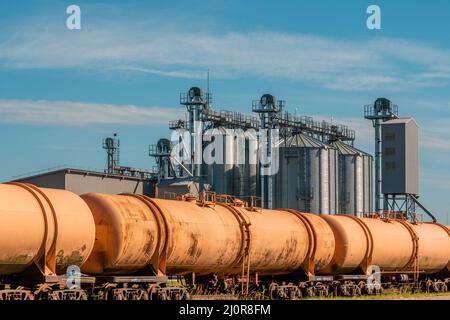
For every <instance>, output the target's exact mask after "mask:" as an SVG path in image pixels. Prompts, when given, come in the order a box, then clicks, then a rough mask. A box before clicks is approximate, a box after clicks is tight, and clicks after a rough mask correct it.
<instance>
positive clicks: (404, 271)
mask: <svg viewBox="0 0 450 320" xmlns="http://www.w3.org/2000/svg"><path fill="white" fill-rule="evenodd" d="M255 203H256V201H255V198H253V197H251V198H250V199H249V201H242V200H240V199H237V198H233V197H230V196H219V195H216V194H214V193H202V194H201V195H200V198H198V199H196V198H193V197H191V196H186V197H183V199H178V200H168V199H154V198H149V197H146V196H142V195H135V194H122V195H108V194H98V193H89V194H84V195H82V196H81V197H80V196H77V195H75V194H73V193H71V192H68V191H64V190H56V189H44V188H37V187H35V186H32V185H29V184H20V183H11V184H0V222H1V223H0V281H1V283H0V285H1V287H0V299H32V298H36V299H87V298H88V297H92V298H96V299H120V300H123V299H136V300H138V299H139V300H146V299H155V298H157V299H186V298H188V297H189V295H190V294H239V295H242V296H247V297H248V296H251V297H253V298H281V299H288V298H294V299H295V298H300V297H302V296H305V295H306V296H314V295H320V296H326V295H329V294H334V295H355V294H356V295H358V294H361V293H362V291H365V292H367V293H371V292H373V290H372V291H370V290H369V289H368V288H369V287H368V286H367V284H368V279H369V278H370V277H371V276H373V275H372V272H373V270H372V266H377V267H379V268H380V271H381V272H382V273H381V275H380V276H381V281H382V282H381V283H380V286H382V285H388V286H393V285H402V286H404V285H405V284H407V285H412V286H413V288H415V289H417V288H421V289H426V290H430V288H432V290H434V291H446V290H447V289H448V283H449V280H450V278H449V274H450V229H449V227H448V226H447V227H446V226H443V225H440V224H437V223H424V222H420V223H410V222H408V221H406V220H404V219H389V218H388V217H383V218H374V217H372V218H357V217H354V216H348V215H313V214H309V213H302V212H298V211H295V210H292V209H276V210H266V209H262V208H259V207H258V206H256V205H255ZM74 266H75V267H77V268H81V272H82V274H76V276H77V277H78V278H80V283H81V287H74V288H72V287H67V286H66V287H65V288H62V287H61V285H62V284H65V283H66V282H65V281H66V280H67V277H68V276H70V275H66V270H68V269H70V268H72V267H74ZM36 275H39V276H38V277H36ZM175 280H176V284H174V283H173V282H174V281H175ZM24 287H26V288H28V289H25V288H24ZM376 288H379V287H376Z"/></svg>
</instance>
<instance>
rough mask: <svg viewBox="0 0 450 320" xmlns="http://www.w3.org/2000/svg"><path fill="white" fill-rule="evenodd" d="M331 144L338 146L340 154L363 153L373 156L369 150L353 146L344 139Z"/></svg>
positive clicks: (363, 154)
mask: <svg viewBox="0 0 450 320" xmlns="http://www.w3.org/2000/svg"><path fill="white" fill-rule="evenodd" d="M331 146H332V147H334V148H336V149H337V150H338V152H339V154H342V155H362V156H369V157H372V155H370V154H368V153H367V152H364V151H361V150H359V149H356V148H355V147H352V146H351V145H348V144H346V143H344V142H342V141H334V142H332V143H331Z"/></svg>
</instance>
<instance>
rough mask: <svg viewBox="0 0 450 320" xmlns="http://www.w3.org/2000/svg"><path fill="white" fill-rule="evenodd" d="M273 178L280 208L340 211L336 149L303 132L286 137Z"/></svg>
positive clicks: (276, 198)
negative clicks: (338, 206) (338, 209)
mask: <svg viewBox="0 0 450 320" xmlns="http://www.w3.org/2000/svg"><path fill="white" fill-rule="evenodd" d="M279 159H280V163H279V171H278V173H277V175H276V178H275V179H274V180H275V182H274V188H275V189H274V193H273V194H274V203H275V206H276V207H278V208H290V209H295V210H299V211H303V212H312V213H319V214H334V213H336V210H337V199H338V197H337V193H338V188H337V162H338V161H337V159H338V158H337V151H336V150H335V149H334V148H332V147H330V146H329V145H327V144H325V143H323V142H321V141H319V140H317V139H314V138H312V137H310V136H307V135H304V134H296V135H294V136H292V137H289V138H287V139H286V141H285V142H284V143H283V144H282V145H281V146H280V149H279Z"/></svg>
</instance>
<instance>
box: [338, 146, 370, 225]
mask: <svg viewBox="0 0 450 320" xmlns="http://www.w3.org/2000/svg"><path fill="white" fill-rule="evenodd" d="M331 145H332V146H333V147H334V148H336V149H337V150H338V153H339V213H347V214H355V215H357V216H361V215H362V214H363V213H367V212H371V211H372V160H373V158H372V156H371V155H370V154H367V153H365V152H363V151H361V150H358V149H356V148H355V147H352V146H350V145H348V144H346V143H344V142H342V141H335V142H332V143H331Z"/></svg>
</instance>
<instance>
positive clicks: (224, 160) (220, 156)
mask: <svg viewBox="0 0 450 320" xmlns="http://www.w3.org/2000/svg"><path fill="white" fill-rule="evenodd" d="M203 139H204V140H206V141H211V142H209V143H207V144H206V147H205V155H212V156H213V159H212V160H213V162H212V163H206V168H207V169H206V172H207V175H208V179H207V180H208V182H209V184H210V185H211V187H212V190H213V191H214V192H216V193H218V194H233V184H234V166H235V165H234V163H235V155H234V154H235V140H234V137H233V135H230V134H229V131H228V132H227V129H225V128H223V127H219V128H214V129H211V130H208V131H206V132H205V133H204V135H203ZM204 161H205V159H204Z"/></svg>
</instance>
